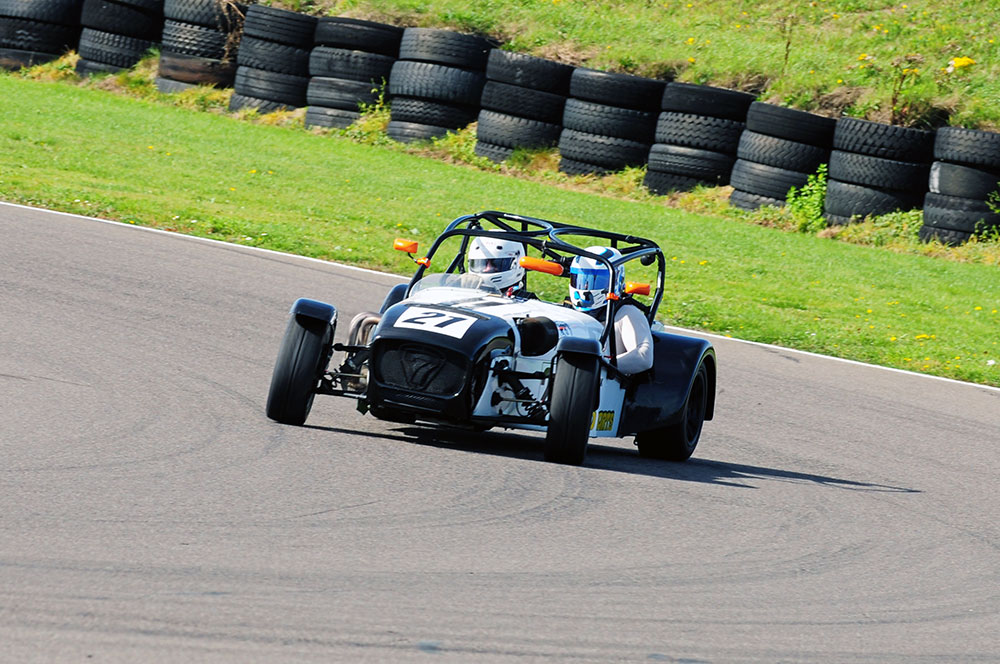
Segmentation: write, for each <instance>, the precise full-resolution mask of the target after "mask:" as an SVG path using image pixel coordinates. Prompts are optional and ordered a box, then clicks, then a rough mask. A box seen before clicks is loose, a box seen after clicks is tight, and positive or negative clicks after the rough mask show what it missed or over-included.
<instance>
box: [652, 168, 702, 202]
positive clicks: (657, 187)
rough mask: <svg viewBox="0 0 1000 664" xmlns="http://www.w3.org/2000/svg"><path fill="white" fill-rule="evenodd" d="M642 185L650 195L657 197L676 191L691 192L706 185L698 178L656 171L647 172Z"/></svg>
mask: <svg viewBox="0 0 1000 664" xmlns="http://www.w3.org/2000/svg"><path fill="white" fill-rule="evenodd" d="M642 183H643V184H644V185H645V186H646V188H647V189H649V191H650V193H653V194H656V195H657V196H666V195H667V194H670V193H672V192H675V191H691V190H692V189H694V188H695V187H697V186H698V185H700V184H706V183H704V182H702V181H701V180H699V179H698V178H692V177H687V176H686V175H677V174H675V173H664V172H662V171H654V170H648V171H646V175H645V177H644V178H643V179H642Z"/></svg>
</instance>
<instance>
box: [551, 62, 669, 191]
mask: <svg viewBox="0 0 1000 664" xmlns="http://www.w3.org/2000/svg"><path fill="white" fill-rule="evenodd" d="M666 85H667V82H666V81H658V80H654V79H650V78H642V77H640V76H633V75H631V74H616V73H612V72H606V71H598V70H596V69H587V68H585V67H578V68H576V69H574V70H573V74H572V76H570V82H569V98H568V99H567V100H566V108H565V110H564V111H563V121H562V124H563V130H562V132H561V133H560V135H559V154H560V156H561V159H560V160H559V170H560V171H562V172H563V173H568V174H570V175H586V174H591V173H593V174H597V175H603V174H605V173H611V172H613V171H619V170H621V169H623V168H625V167H627V166H641V165H642V164H645V163H646V160H647V158H648V156H649V149H650V147H651V146H652V144H653V135H654V133H655V129H656V119H657V114H658V111H659V108H660V102H661V100H662V99H663V90H664V88H665V87H666Z"/></svg>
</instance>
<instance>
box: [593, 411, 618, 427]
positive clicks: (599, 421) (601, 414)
mask: <svg viewBox="0 0 1000 664" xmlns="http://www.w3.org/2000/svg"><path fill="white" fill-rule="evenodd" d="M614 424H615V411H613V410H595V411H594V415H593V416H592V417H591V418H590V428H591V429H592V430H596V431H611V427H613V426H614Z"/></svg>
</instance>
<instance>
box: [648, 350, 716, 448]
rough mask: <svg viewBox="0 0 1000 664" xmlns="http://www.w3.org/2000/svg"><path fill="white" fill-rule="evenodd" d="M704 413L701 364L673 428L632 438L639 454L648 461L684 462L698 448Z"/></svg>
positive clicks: (704, 385) (705, 396)
mask: <svg viewBox="0 0 1000 664" xmlns="http://www.w3.org/2000/svg"><path fill="white" fill-rule="evenodd" d="M707 410H708V368H707V367H706V366H705V363H704V362H702V363H701V364H699V365H698V370H697V371H695V374H694V380H693V381H691V389H690V390H689V391H688V395H687V399H686V400H685V401H684V406H683V407H682V408H681V415H680V418H679V419H678V420H677V422H675V423H674V424H671V425H669V426H665V427H661V428H659V429H653V430H652V431H643V432H641V433H640V434H639V435H637V436H636V437H635V443H636V445H637V446H638V447H639V454H640V455H642V456H644V457H649V458H652V459H665V460H667V461H686V460H687V459H688V458H689V457H690V456H691V455H692V454H693V453H694V448H695V447H697V446H698V439H699V438H701V428H702V425H704V423H705V413H706V411H707Z"/></svg>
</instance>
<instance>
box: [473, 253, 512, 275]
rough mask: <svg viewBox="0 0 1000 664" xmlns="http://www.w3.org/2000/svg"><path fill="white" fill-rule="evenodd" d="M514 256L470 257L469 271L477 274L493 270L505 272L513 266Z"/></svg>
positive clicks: (489, 272)
mask: <svg viewBox="0 0 1000 664" xmlns="http://www.w3.org/2000/svg"><path fill="white" fill-rule="evenodd" d="M516 258H517V257H516V256H507V257H506V258H470V259H469V271H470V272H478V273H479V274H491V273H493V272H506V271H507V270H510V269H511V268H513V267H514V260H515V259H516Z"/></svg>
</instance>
